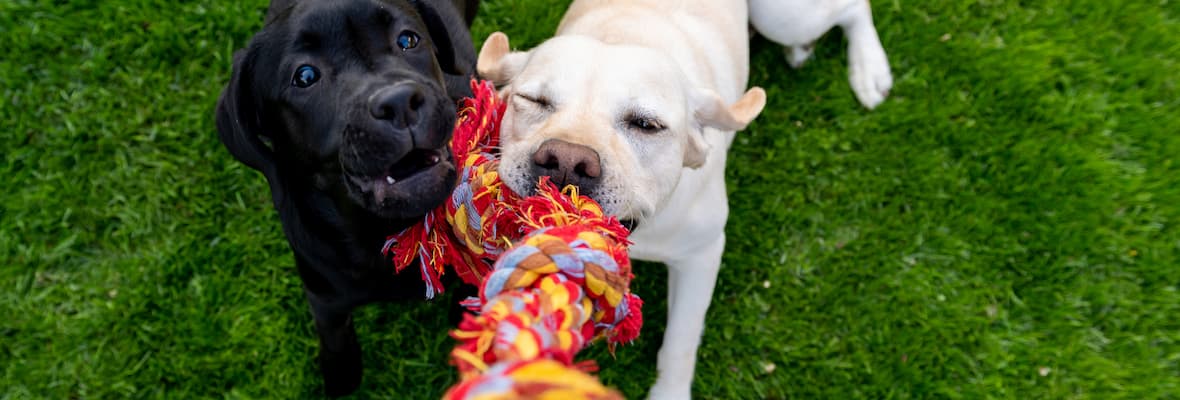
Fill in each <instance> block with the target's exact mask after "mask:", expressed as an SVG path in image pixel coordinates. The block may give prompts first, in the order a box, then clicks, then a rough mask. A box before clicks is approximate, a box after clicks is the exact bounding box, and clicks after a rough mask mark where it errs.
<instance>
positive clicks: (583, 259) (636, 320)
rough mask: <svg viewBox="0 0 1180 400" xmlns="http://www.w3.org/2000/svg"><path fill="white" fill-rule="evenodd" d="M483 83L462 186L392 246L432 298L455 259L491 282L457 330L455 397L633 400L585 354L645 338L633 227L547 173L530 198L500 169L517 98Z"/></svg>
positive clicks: (451, 394) (463, 160) (459, 162)
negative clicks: (634, 285)
mask: <svg viewBox="0 0 1180 400" xmlns="http://www.w3.org/2000/svg"><path fill="white" fill-rule="evenodd" d="M471 88H472V91H473V92H474V93H475V97H474V98H470V99H464V104H463V107H462V109H461V110H460V111H459V119H458V122H457V123H456V124H455V132H454V137H453V139H452V149H453V150H454V154H455V162H456V166H457V167H458V168H460V170H461V172H460V175H459V177H460V182H459V184H458V186H457V187H456V189H455V191H454V192H453V194H452V195H451V198H450V200H449V201H448V202H447V203H446V204H444V205H443V206H441V207H439V208H437V209H435V210H434V211H432V212H430V213H429V214H428V215H427V216H426V217H425V218H424V219H423V221H422V222H421V223H419V224H416V225H414V226H412V227H410V228H408V229H406V230H405V231H402V232H400V233H398V234H397V235H394V236H391V237H390V238H389V239H388V240H387V241H386V244H385V248H384V249H383V251H384V253H385V254H386V255H387V256H389V257H391V259H392V261H393V264H394V267H395V270H396V271H397V272H401V271H402V270H404V269H406V268H407V267H409V266H410V265H412V264H413V262H414V261H415V260H418V261H419V265H420V267H421V274H422V279H423V280H424V281H425V282H426V286H427V292H426V296H427V297H428V298H432V297H433V296H434V295H435V294H436V293H441V292H442V291H443V286H442V283H441V281H440V279H439V278H440V276H441V275H442V274H443V273H445V271H446V267H447V266H450V267H451V268H452V269H453V270H454V272H455V273H456V274H457V275H458V276H459V277H460V278H461V279H462V280H463V281H464V282H466V283H468V284H473V285H478V286H479V288H480V290H479V297H478V298H471V299H468V300H465V301H464V302H463V304H464V305H465V306H467V307H468V308H469V309H471V310H478V311H479V315H472V314H467V315H464V317H463V321H462V322H461V323H460V325H459V328H458V329H457V330H455V331H452V332H451V336H452V337H454V338H455V339H457V340H458V341H459V344H458V345H457V346H456V347H455V349H454V350H453V351H452V352H451V359H452V363H453V364H454V365H455V366H456V367H457V368H458V369H459V373H460V377H461V381H460V382H459V384H457V385H456V386H454V387H452V388H451V389H450V390H449V391H448V392H447V394H446V395H445V396H444V398H446V399H488V400H490V399H530V398H531V399H621V398H622V397H621V396H620V395H619V394H618V393H617V392H615V391H613V390H610V389H607V388H605V387H603V386H602V385H601V384H600V383H598V380H597V379H596V378H593V377H591V376H590V375H588V374H586V372H590V371H592V370H593V369H594V368H595V366H594V364H593V363H592V362H581V363H575V361H574V355H575V354H576V353H577V352H578V351H580V350H581V349H582V348H583V347H585V346H586V345H588V344H589V343H590V342H592V341H593V340H595V339H599V338H603V339H605V340H606V342H607V344H608V346H609V347H608V348H609V349H610V350H611V352H613V351H614V348H615V345H616V344H618V343H626V342H630V341H631V340H634V339H635V338H636V337H637V336H638V335H639V329H640V327H641V326H642V325H643V317H642V314H641V312H640V307H641V306H642V305H643V301H642V300H641V299H640V298H639V297H638V296H635V295H634V294H632V293H631V292H630V289H629V285H630V282H631V279H632V274H631V261H630V258H629V257H628V255H627V246H628V245H629V244H630V242H628V241H627V235H629V233H630V232H628V231H627V229H626V228H624V227H623V226H622V225H621V224H620V223H619V221H618V220H617V219H615V218H614V217H608V216H606V215H605V214H604V213H603V211H602V208H601V207H600V206H599V205H598V204H597V203H595V202H594V201H593V200H591V199H590V198H589V197H586V196H580V195H579V194H578V192H577V189H576V188H574V187H572V186H569V187H566V188H565V189H560V190H559V189H558V188H557V187H556V186H554V185H553V184H552V183H550V182H549V181H548V180H547V179H545V178H543V179H541V181H540V182H539V183H538V189H537V194H536V195H534V196H530V197H524V196H520V195H518V194H516V193H514V192H513V191H512V190H511V189H509V188H508V186H506V185H504V184H503V182H502V181H501V180H500V177H499V174H498V173H497V167H498V166H499V154H498V149H499V125H500V119H501V118H502V117H503V114H504V109H505V104H504V103H503V101H502V100H501V99H500V98H499V97H498V96H497V95H496V93H495V90H494V89H493V87H492V85H491V84H490V83H487V82H475V81H472V83H471Z"/></svg>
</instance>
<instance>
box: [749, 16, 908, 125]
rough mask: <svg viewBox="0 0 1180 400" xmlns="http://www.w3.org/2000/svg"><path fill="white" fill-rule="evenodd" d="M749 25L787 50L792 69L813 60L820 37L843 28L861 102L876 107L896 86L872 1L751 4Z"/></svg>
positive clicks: (852, 78)
mask: <svg viewBox="0 0 1180 400" xmlns="http://www.w3.org/2000/svg"><path fill="white" fill-rule="evenodd" d="M750 24H751V25H753V26H754V29H756V30H757V31H758V33H761V34H762V36H766V37H767V38H768V39H770V40H773V41H775V42H776V43H778V44H781V45H784V46H786V57H787V62H788V63H789V64H791V66H792V67H794V68H799V67H801V66H802V65H803V62H805V61H807V59H808V58H810V57H811V52H812V50H813V46H814V45H815V40H816V39H819V37H820V36H822V35H823V34H824V33H826V32H827V31H829V30H831V29H832V28H833V27H835V26H837V25H839V26H840V27H841V28H843V29H844V35H845V36H846V37H847V38H848V81H849V83H851V84H852V91H853V92H854V93H856V98H857V99H858V100H860V103H861V104H863V105H864V106H865V107H867V108H870V109H871V108H874V107H876V106H877V105H878V104H881V102H882V101H884V100H885V97H886V96H888V95H889V89H891V88H892V87H893V75H892V74H891V73H890V72H889V60H888V59H887V58H886V57H885V49H884V48H882V47H881V39H880V38H878V37H877V28H876V27H875V26H874V25H873V14H872V10H871V9H870V8H869V0H750Z"/></svg>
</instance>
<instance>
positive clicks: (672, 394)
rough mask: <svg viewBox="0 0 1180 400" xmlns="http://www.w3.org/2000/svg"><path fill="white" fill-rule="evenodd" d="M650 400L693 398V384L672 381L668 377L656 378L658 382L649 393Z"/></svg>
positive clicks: (685, 399) (687, 399)
mask: <svg viewBox="0 0 1180 400" xmlns="http://www.w3.org/2000/svg"><path fill="white" fill-rule="evenodd" d="M647 398H648V400H689V399H691V398H692V386H691V384H689V385H685V384H684V382H671V381H669V380H667V379H656V384H655V385H653V386H652V387H651V391H650V392H648V393H647Z"/></svg>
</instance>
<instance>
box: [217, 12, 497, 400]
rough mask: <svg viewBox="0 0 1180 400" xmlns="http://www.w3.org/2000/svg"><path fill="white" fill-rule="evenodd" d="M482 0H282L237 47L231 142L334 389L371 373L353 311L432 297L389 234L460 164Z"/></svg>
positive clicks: (426, 206) (226, 102)
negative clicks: (462, 111) (456, 158)
mask: <svg viewBox="0 0 1180 400" xmlns="http://www.w3.org/2000/svg"><path fill="white" fill-rule="evenodd" d="M478 4H479V1H478V0H321V1H313V0H303V1H296V0H274V1H272V3H271V5H270V8H269V9H268V11H267V16H266V19H265V22H264V26H263V28H262V30H261V31H259V32H258V33H257V34H255V36H254V37H253V39H252V40H251V41H250V43H249V45H248V46H247V47H246V48H245V49H242V50H240V51H238V52H237V53H236V54H235V55H234V66H233V77H232V78H231V81H230V82H229V84H228V85H227V86H226V88H225V91H224V92H223V93H222V95H221V99H220V101H219V102H218V105H217V129H218V131H219V133H220V137H221V141H222V142H223V143H224V144H225V147H226V148H228V149H229V151H230V153H232V154H233V156H234V157H235V158H237V159H238V160H240V161H241V162H242V163H245V164H246V165H248V166H250V167H251V168H254V169H256V170H258V171H261V172H262V174H263V175H264V176H266V180H267V182H269V184H270V190H271V195H272V197H273V199H274V206H275V209H276V210H277V211H278V214H279V218H280V219H281V220H282V224H283V232H284V233H285V234H286V236H287V241H288V243H289V244H290V246H291V249H292V250H293V251H294V253H295V264H296V266H297V268H298V270H299V275H300V277H301V278H302V279H303V287H304V291H305V293H306V294H307V300H308V302H309V303H311V310H312V315H313V316H314V318H315V325H316V331H317V333H318V334H319V337H320V355H319V363H320V369H321V373H322V374H323V378H324V386H325V391H326V392H327V394H328V395H331V396H339V395H345V394H348V393H351V392H352V391H354V390H355V389H356V388H357V386H359V385H360V381H361V354H360V345H359V344H358V342H357V338H356V331H355V329H354V328H353V323H352V315H351V312H352V310H353V309H354V308H356V307H358V306H361V305H364V304H367V303H371V302H375V301H391V300H402V299H413V298H419V299H420V298H422V297H423V293H424V291H425V284H424V283H423V281H422V279H421V277H420V275H419V274H418V273H416V272H413V271H407V273H404V274H400V275H395V274H394V271H393V267H392V265H391V264H390V262H389V261H388V260H387V259H386V258H385V257H383V256H382V254H381V248H382V245H383V244H384V242H385V239H386V237H387V236H389V235H391V234H393V233H396V232H398V231H400V230H402V229H404V228H406V227H408V226H410V224H413V223H415V222H416V221H418V220H419V219H420V218H421V217H422V216H423V215H425V214H426V213H427V212H428V211H429V210H431V209H433V208H435V207H437V206H438V205H439V204H441V203H442V202H443V201H444V200H445V199H446V198H447V197H448V195H449V194H450V192H451V190H452V189H453V187H454V185H455V182H456V179H457V178H456V177H457V173H456V171H455V166H454V165H453V163H452V159H453V158H452V157H453V156H452V154H451V152H450V149H449V147H448V142H449V140H450V137H451V130H452V129H453V127H454V124H455V104H456V101H457V100H458V99H460V98H462V97H465V96H470V95H471V91H470V87H469V86H468V81H469V79H471V77H472V76H473V74H474V71H475V57H476V55H475V49H474V47H473V45H472V43H471V38H470V33H469V31H468V28H469V24H470V23H471V20H472V18H473V17H474V13H475V10H476V8H477V7H478Z"/></svg>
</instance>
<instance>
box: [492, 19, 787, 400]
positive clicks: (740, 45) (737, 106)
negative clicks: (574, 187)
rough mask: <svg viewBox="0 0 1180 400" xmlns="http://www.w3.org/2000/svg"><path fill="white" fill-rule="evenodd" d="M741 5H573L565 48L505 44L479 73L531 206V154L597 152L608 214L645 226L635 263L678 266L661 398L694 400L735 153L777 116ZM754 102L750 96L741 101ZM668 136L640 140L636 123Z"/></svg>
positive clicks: (508, 177) (511, 180)
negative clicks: (554, 149)
mask: <svg viewBox="0 0 1180 400" xmlns="http://www.w3.org/2000/svg"><path fill="white" fill-rule="evenodd" d="M747 26H748V24H747V14H746V2H745V1H744V0H738V1H734V0H730V1H717V0H575V1H574V2H573V4H572V5H571V6H570V8H569V10H567V12H566V15H565V17H564V18H563V19H562V21H561V25H560V26H559V27H558V30H557V35H556V37H554V38H552V39H549V40H548V41H546V42H544V43H542V44H541V45H539V46H537V47H536V48H534V49H532V50H530V51H528V52H510V51H509V45H508V38H507V36H505V35H504V34H502V33H495V34H493V35H492V36H490V37H488V39H487V40H486V41H485V42H484V46H483V49H482V50H481V52H480V55H479V62H478V70H479V73H480V75H481V76H482V77H484V78H487V79H491V80H493V81H495V82H496V83H497V84H498V85H502V88H501V94H502V95H503V96H506V97H507V98H508V101H509V106H508V109H507V111H506V113H505V115H504V120H503V123H502V126H501V142H502V147H503V148H502V161H501V164H500V174H501V176H502V177H503V178H504V180H505V182H506V183H507V184H508V185H509V187H511V188H512V189H514V190H516V191H518V192H521V193H529V192H531V190H532V189H531V186H532V185H533V184H535V182H534V181H532V180H531V179H530V176H529V173H528V171H529V168H530V165H531V163H532V162H533V157H532V154H533V153H534V152H535V151H536V150H537V149H538V147H539V146H540V145H541V143H542V142H544V141H546V140H549V139H561V140H565V141H568V142H571V143H575V144H579V145H583V146H587V147H589V148H591V149H593V150H595V151H597V152H598V155H599V157H600V160H601V164H602V177H601V184H600V185H599V187H598V189H596V190H595V192H594V193H593V194H592V196H593V197H594V198H595V200H597V201H598V202H600V203H601V204H602V205H603V207H604V209H605V211H606V212H608V213H610V214H612V215H616V216H618V217H619V218H621V219H631V220H636V221H638V222H639V227H638V228H637V229H636V230H635V232H633V234H632V236H631V239H632V240H633V241H634V242H635V244H634V246H632V247H631V256H632V257H633V258H636V259H642V260H651V261H660V262H663V263H666V264H667V265H668V267H669V268H668V297H669V298H668V304H669V310H668V325H667V329H666V331H665V333H664V342H663V347H661V349H660V352H659V357H658V358H659V359H658V364H659V365H658V369H659V377H658V379H657V380H656V383H655V385H654V386H653V387H652V391H651V395H650V396H651V397H652V398H660V399H686V398H689V397H690V390H691V387H692V377H693V369H694V366H695V362H696V353H697V347H698V346H699V345H700V340H701V333H702V331H703V329H704V320H705V312H706V311H707V309H708V307H709V302H710V301H711V298H712V294H713V286H714V284H715V282H716V280H717V271H718V269H719V268H720V266H721V253H722V252H723V250H724V249H725V223H726V220H727V219H728V217H729V206H728V199H727V197H726V188H725V159H726V151H727V150H728V148H729V145H730V143H731V142H732V141H733V138H734V131H736V130H740V129H744V128H745V126H746V125H747V124H748V123H749V122H750V121H751V120H752V119H753V118H754V117H756V116H757V115H758V114H759V113H760V112H761V111H762V108H763V107H764V106H765V104H766V93H765V92H764V91H762V89H761V88H752V89H750V90H749V91H746V83H747V82H746V81H747V78H748V74H749V48H748V37H747ZM743 92H744V94H743ZM637 118H638V119H644V120H645V121H647V122H651V123H654V124H656V125H657V126H659V127H661V128H662V129H660V130H658V131H644V130H642V129H638V128H636V126H637V125H636V124H634V123H633V121H635V120H636V119H637Z"/></svg>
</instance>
